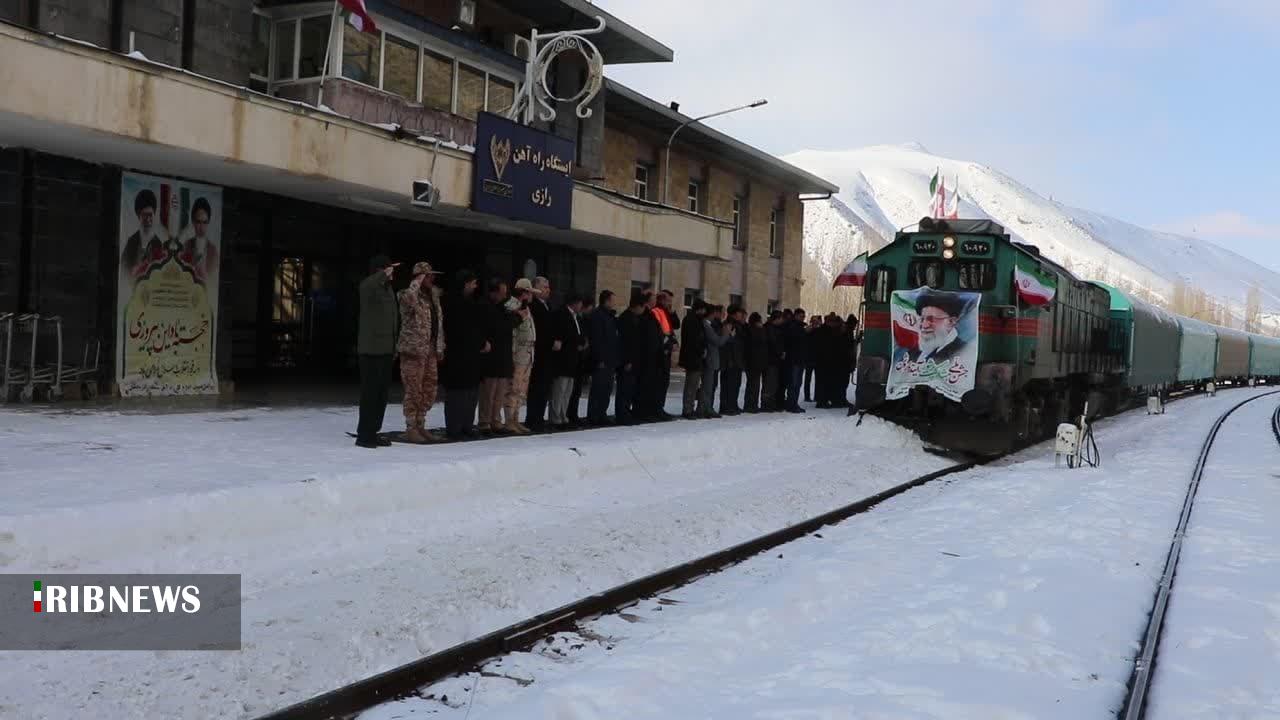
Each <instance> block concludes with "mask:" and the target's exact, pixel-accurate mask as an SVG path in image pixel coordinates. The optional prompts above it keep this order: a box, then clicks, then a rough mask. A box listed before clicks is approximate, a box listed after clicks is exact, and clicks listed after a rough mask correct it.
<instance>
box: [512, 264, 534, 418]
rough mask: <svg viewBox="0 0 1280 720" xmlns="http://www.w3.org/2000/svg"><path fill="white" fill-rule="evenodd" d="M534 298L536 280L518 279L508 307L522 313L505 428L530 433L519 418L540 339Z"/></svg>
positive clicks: (516, 333)
mask: <svg viewBox="0 0 1280 720" xmlns="http://www.w3.org/2000/svg"><path fill="white" fill-rule="evenodd" d="M532 301H533V283H531V282H529V279H528V278H520V279H519V280H517V281H516V287H515V291H514V292H512V294H511V298H510V299H509V300H507V309H508V310H510V311H511V312H514V313H517V314H519V315H520V324H519V325H517V326H516V328H515V330H512V331H511V340H512V342H511V357H512V360H514V361H515V370H516V371H515V375H514V377H512V379H511V389H510V390H509V391H508V393H507V399H506V407H505V410H506V420H507V422H506V428H507V431H509V432H514V433H519V434H521V435H527V434H528V433H529V428H527V427H525V426H524V425H523V424H521V422H520V407H521V406H522V405H524V403H525V400H526V398H528V396H529V378H530V376H531V375H532V373H533V357H534V354H535V353H534V348H535V346H536V344H537V341H538V332H537V328H536V326H535V325H534V322H533V313H532V312H531V311H530V309H529V303H531V302H532Z"/></svg>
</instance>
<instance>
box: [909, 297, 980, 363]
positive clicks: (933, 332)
mask: <svg viewBox="0 0 1280 720" xmlns="http://www.w3.org/2000/svg"><path fill="white" fill-rule="evenodd" d="M963 311H964V300H963V299H961V298H958V297H955V296H953V295H947V294H943V293H933V292H923V293H920V295H919V297H917V298H916V312H917V313H919V314H920V344H919V347H918V348H916V349H914V350H910V351H908V353H907V357H908V358H910V359H911V360H912V361H914V362H924V361H926V360H932V361H933V362H935V363H938V364H943V363H946V362H948V361H949V360H951V358H953V357H955V356H956V355H959V354H960V353H962V352H964V350H965V348H966V347H968V345H969V343H967V342H965V341H964V340H962V339H961V338H960V336H959V334H957V332H956V323H958V322H959V321H960V315H961V313H962V312H963Z"/></svg>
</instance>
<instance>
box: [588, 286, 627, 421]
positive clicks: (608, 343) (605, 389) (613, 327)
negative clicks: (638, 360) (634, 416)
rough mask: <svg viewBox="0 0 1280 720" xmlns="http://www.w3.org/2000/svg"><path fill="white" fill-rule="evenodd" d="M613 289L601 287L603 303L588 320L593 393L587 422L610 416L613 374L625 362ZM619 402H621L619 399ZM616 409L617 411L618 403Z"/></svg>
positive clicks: (606, 418) (601, 300)
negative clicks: (614, 307)
mask: <svg viewBox="0 0 1280 720" xmlns="http://www.w3.org/2000/svg"><path fill="white" fill-rule="evenodd" d="M613 297H614V296H613V292H611V291H609V290H604V291H601V293H600V304H599V305H598V306H597V307H596V309H595V310H594V311H592V313H591V315H590V320H589V321H588V323H587V327H588V331H589V335H588V337H589V342H590V347H591V352H590V353H588V354H589V355H590V356H591V395H590V397H589V398H588V399H587V422H588V423H590V424H592V425H604V424H605V421H606V420H608V412H609V397H610V396H611V395H612V394H613V378H614V375H615V374H616V373H617V372H618V367H619V366H620V365H621V364H622V336H621V335H620V334H619V332H618V319H617V313H616V312H615V311H614V309H613ZM619 404H620V403H619ZM614 412H615V413H616V412H617V409H616V407H615V410H614Z"/></svg>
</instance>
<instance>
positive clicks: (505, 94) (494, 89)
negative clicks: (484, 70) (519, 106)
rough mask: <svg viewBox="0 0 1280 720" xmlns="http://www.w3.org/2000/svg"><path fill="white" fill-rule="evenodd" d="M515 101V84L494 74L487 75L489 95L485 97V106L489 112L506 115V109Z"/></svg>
mask: <svg viewBox="0 0 1280 720" xmlns="http://www.w3.org/2000/svg"><path fill="white" fill-rule="evenodd" d="M515 101H516V84H515V83H512V82H507V81H506V80H503V79H502V78H500V77H497V76H495V75H490V76H489V95H488V97H487V98H486V99H485V107H486V108H488V109H489V112H491V113H495V114H497V115H502V116H503V117H506V115H507V111H508V110H510V109H511V105H512V104H514V103H515Z"/></svg>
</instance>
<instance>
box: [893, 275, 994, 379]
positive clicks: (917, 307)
mask: <svg viewBox="0 0 1280 720" xmlns="http://www.w3.org/2000/svg"><path fill="white" fill-rule="evenodd" d="M981 301H982V293H966V292H948V291H943V290H931V289H929V288H927V287H922V288H919V289H917V290H897V291H895V292H894V293H893V297H892V299H891V300H890V303H889V312H890V317H891V320H892V323H893V355H892V362H890V364H889V380H888V383H887V384H886V386H885V397H886V398H888V399H890V400H896V399H898V398H902V397H906V395H907V393H908V392H910V391H911V388H913V387H915V386H917V385H925V386H928V387H931V388H933V389H934V390H936V391H938V392H939V393H940V394H942V395H943V396H944V397H947V398H949V399H951V400H955V401H957V402H958V401H959V400H960V398H961V396H963V395H964V394H965V393H966V392H968V391H970V390H972V389H973V385H974V379H975V376H976V375H977V371H978V305H979V303H980V302H981Z"/></svg>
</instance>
